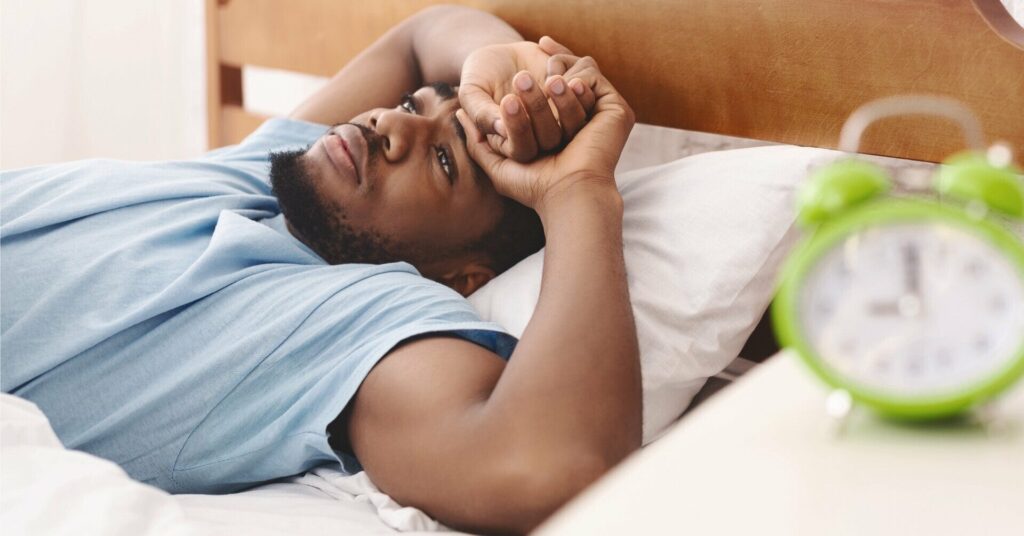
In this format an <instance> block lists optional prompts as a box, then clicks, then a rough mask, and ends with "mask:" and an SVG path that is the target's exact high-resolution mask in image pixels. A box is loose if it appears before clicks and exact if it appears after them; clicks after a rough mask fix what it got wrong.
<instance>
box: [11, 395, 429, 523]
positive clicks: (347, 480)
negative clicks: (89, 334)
mask: <svg viewBox="0 0 1024 536" xmlns="http://www.w3.org/2000/svg"><path fill="white" fill-rule="evenodd" d="M0 527H3V534H4V535H5V536H14V535H21V534H26V535H27V534H31V535H33V536H35V535H50V534H68V535H72V534H73V535H75V536H78V535H80V534H90V535H93V534H95V535H107V534H109V535H116V536H121V535H125V536H172V535H174V536H176V535H193V534H195V535H206V534H246V535H255V536H271V535H285V534H288V535H296V534H298V535H303V534H310V535H317V536H322V535H325V534H390V533H394V532H396V531H421V532H423V531H438V530H446V529H445V528H444V527H443V526H442V525H440V524H439V523H437V522H436V521H434V520H433V519H431V518H430V517H428V516H427V515H425V514H424V513H423V512H421V511H419V510H417V509H415V508H408V507H402V506H401V505H399V504H398V503H396V502H395V501H394V500H393V499H391V497H389V496H387V495H386V494H384V493H382V492H381V491H380V490H378V489H377V487H376V486H374V485H373V483H372V482H370V479H369V478H368V477H367V476H366V474H365V473H359V474H357V475H352V476H345V475H343V474H341V473H338V472H337V471H332V470H326V469H318V470H315V471H312V472H310V473H307V474H305V475H302V476H300V477H296V478H293V479H291V480H289V481H286V482H281V483H275V484H269V485H265V486H261V487H258V488H255V489H252V490H248V491H245V492H242V493H235V494H231V495H170V494H168V493H166V492H164V491H162V490H159V489H157V488H154V487H152V486H148V485H145V484H142V483H139V482H136V481H134V480H132V479H131V478H130V477H129V476H128V475H127V474H126V473H125V472H124V471H123V470H122V469H121V468H120V467H118V466H117V465H116V464H114V463H112V462H109V461H107V460H104V459H101V458H98V457H96V456H92V455H90V454H86V453H84V452H79V451H73V450H67V449H65V448H64V447H63V445H61V443H60V440H59V439H58V438H57V436H56V434H54V432H53V429H52V428H51V427H50V423H49V421H48V420H47V419H46V416H45V415H43V413H42V412H41V411H40V410H39V408H37V407H36V406H35V404H33V403H31V402H29V401H27V400H23V399H21V398H18V397H15V396H11V395H7V394H0Z"/></svg>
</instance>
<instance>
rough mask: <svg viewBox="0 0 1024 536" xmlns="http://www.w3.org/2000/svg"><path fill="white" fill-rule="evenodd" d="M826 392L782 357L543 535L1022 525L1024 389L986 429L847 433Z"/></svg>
mask: <svg viewBox="0 0 1024 536" xmlns="http://www.w3.org/2000/svg"><path fill="white" fill-rule="evenodd" d="M827 394H828V390H827V389H826V388H825V387H824V386H823V384H821V383H820V382H819V381H818V380H817V379H816V378H814V377H812V376H811V374H810V372H808V371H807V370H805V366H804V365H803V363H801V362H800V361H799V359H798V358H797V357H796V356H794V355H790V354H788V353H786V352H783V353H782V354H780V355H777V356H775V357H773V358H771V359H770V360H769V361H767V362H766V363H765V364H763V365H761V366H759V367H757V368H755V369H754V370H752V371H751V372H750V373H748V374H747V375H745V376H744V377H742V378H741V379H740V380H739V381H737V382H736V383H735V384H733V385H731V386H730V387H728V388H726V389H725V390H723V391H722V392H721V393H719V394H717V395H716V396H714V397H713V398H711V399H710V400H709V401H707V402H706V403H705V404H704V405H703V406H701V407H700V408H698V409H697V410H695V411H694V412H693V413H692V414H691V415H689V416H687V417H686V418H684V419H683V420H682V421H681V422H680V423H679V424H678V425H676V426H675V428H674V429H673V430H671V431H670V432H669V433H668V434H667V435H665V437H663V438H662V439H660V440H659V441H657V442H655V444H653V445H651V446H650V447H648V448H646V449H644V450H643V451H642V452H640V453H638V454H637V455H635V456H633V457H632V458H630V459H629V460H627V461H626V462H625V463H623V464H622V465H620V466H619V467H618V468H616V469H615V470H614V471H612V472H611V473H610V474H609V475H608V476H606V477H605V478H604V479H602V480H601V481H600V482H598V483H597V484H596V485H595V486H593V487H592V488H591V489H589V490H587V491H586V492H585V493H583V494H582V495H581V496H580V497H578V498H577V499H576V500H574V501H573V502H571V503H570V504H569V505H568V506H567V507H566V508H564V509H563V510H562V511H560V512H559V513H558V514H556V515H555V516H554V517H552V518H551V520H549V521H548V523H546V524H545V525H544V526H542V527H541V529H540V530H539V531H538V532H537V533H538V534H545V535H557V536H564V535H572V534H580V535H584V534H585V535H593V534H622V535H627V534H628V535H632V534H643V535H647V534H694V535H708V534H742V535H763V534H785V535H793V534H813V535H825V534H827V535H836V534H850V535H854V534H855V535H880V534H892V535H900V536H908V535H917V534H921V535H928V536H937V535H941V534H950V535H958V536H959V535H982V534H984V535H993V534H1006V535H1011V534H1012V535H1014V536H1019V535H1022V534H1024V385H1022V384H1018V385H1017V386H1016V387H1015V388H1014V389H1013V391H1012V392H1010V393H1009V394H1007V395H1006V396H1004V397H1003V398H1002V399H1001V400H1000V401H998V402H997V403H996V404H994V405H993V408H992V415H993V417H992V420H991V422H990V423H989V424H988V425H986V426H980V425H977V424H972V423H969V422H962V423H959V424H947V425H942V426H935V425H932V426H922V425H917V426H914V425H899V424H894V423H890V422H885V421H882V420H880V419H879V418H877V417H875V416H873V415H872V414H871V413H870V412H869V411H868V410H866V409H863V408H858V409H855V411H854V413H852V414H851V415H850V416H849V417H848V418H847V419H846V421H845V425H844V426H843V427H842V430H841V431H840V427H839V426H838V424H839V423H838V422H837V421H835V420H834V419H832V418H830V417H828V416H827V415H826V414H825V397H826V395H827Z"/></svg>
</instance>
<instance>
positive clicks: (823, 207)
mask: <svg viewBox="0 0 1024 536" xmlns="http://www.w3.org/2000/svg"><path fill="white" fill-rule="evenodd" d="M889 187H890V184H889V179H888V177H887V176H886V174H885V171H883V170H882V168H880V167H878V166H876V165H874V164H871V163H869V162H864V161H861V160H852V159H851V160H841V161H839V162H834V163H832V164H829V165H827V166H824V167H822V168H820V169H818V170H817V171H816V172H815V173H814V174H813V175H812V176H811V178H810V180H809V181H808V182H807V183H806V184H805V185H804V186H803V188H802V189H801V190H800V194H799V197H798V198H797V214H798V218H799V220H800V223H801V224H803V225H817V224H819V223H822V222H824V221H826V220H828V219H829V218H831V217H833V216H835V215H836V214H838V213H840V212H843V211H844V210H846V209H848V208H849V207H852V206H853V205H856V204H858V203H861V202H864V201H866V200H868V199H871V198H873V197H876V196H878V195H881V194H884V193H886V192H888V191H889Z"/></svg>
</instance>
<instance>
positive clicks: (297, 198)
mask: <svg viewBox="0 0 1024 536" xmlns="http://www.w3.org/2000/svg"><path fill="white" fill-rule="evenodd" d="M370 145H371V147H372V144H370ZM375 152H376V151H373V150H371V151H370V153H371V156H373V153H375ZM305 154H306V151H303V150H297V151H283V152H277V153H271V155H270V184H271V186H272V188H273V193H274V196H276V197H277V202H278V205H279V206H280V207H281V212H282V213H284V216H285V218H286V219H287V220H288V222H289V223H290V224H291V226H292V227H293V228H294V229H295V230H296V232H297V233H298V234H300V235H301V236H299V237H297V238H299V240H300V241H302V242H303V243H305V244H306V245H307V246H309V248H310V249H312V250H313V251H314V252H316V254H317V255H320V257H322V258H323V259H324V260H325V261H327V263H328V264H350V263H366V264H384V263H388V262H395V261H398V260H400V259H399V258H398V256H397V255H395V253H394V251H393V244H391V242H390V241H389V240H388V239H387V238H386V237H384V236H383V235H381V234H380V233H377V232H374V231H364V230H360V229H356V228H355V227H353V226H352V225H351V224H350V223H349V222H348V221H347V220H348V216H347V214H346V211H345V208H344V207H343V206H341V205H340V204H337V203H333V202H330V201H328V200H327V199H326V197H325V196H323V195H321V194H320V192H319V191H318V189H317V185H318V184H319V182H320V177H317V176H315V175H314V173H312V171H311V166H309V165H307V163H306V161H305V159H304V156H305Z"/></svg>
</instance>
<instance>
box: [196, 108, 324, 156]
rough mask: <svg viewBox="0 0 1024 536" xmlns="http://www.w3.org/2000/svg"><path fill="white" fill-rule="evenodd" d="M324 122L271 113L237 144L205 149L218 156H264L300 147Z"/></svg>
mask: <svg viewBox="0 0 1024 536" xmlns="http://www.w3.org/2000/svg"><path fill="white" fill-rule="evenodd" d="M327 128H328V127H327V126H326V125H320V124H317V123H310V122H308V121H302V120H300V119H291V118H287V117H275V118H272V119H268V120H266V121H264V122H263V124H262V125H260V126H259V128H257V129H256V130H255V131H254V132H253V133H252V134H250V135H249V136H247V137H246V138H245V139H244V140H243V141H242V142H241V143H239V144H238V145H231V146H228V147H221V148H219V149H215V150H213V151H210V152H208V153H206V158H210V159H220V160H234V159H237V160H267V155H268V154H270V153H271V152H278V151H290V150H302V149H305V148H307V147H309V145H310V144H312V143H313V142H314V141H316V140H317V138H319V137H320V136H322V135H323V133H324V132H325V131H326V130H327Z"/></svg>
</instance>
